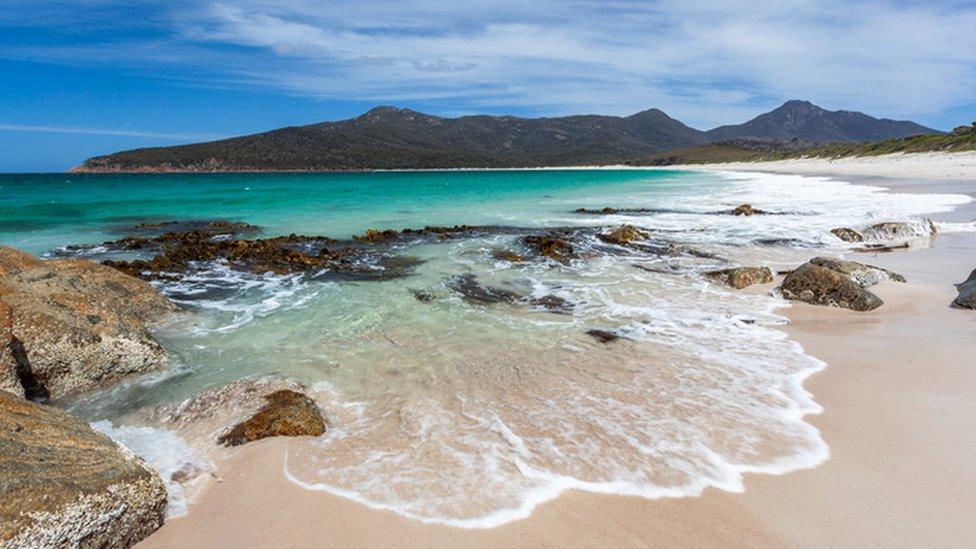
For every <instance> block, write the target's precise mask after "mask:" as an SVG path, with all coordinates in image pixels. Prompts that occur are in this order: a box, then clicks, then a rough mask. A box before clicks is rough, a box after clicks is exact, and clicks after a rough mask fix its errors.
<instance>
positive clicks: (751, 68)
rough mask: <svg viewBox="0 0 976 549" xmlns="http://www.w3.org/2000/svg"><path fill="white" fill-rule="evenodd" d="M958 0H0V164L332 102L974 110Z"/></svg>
mask: <svg viewBox="0 0 976 549" xmlns="http://www.w3.org/2000/svg"><path fill="white" fill-rule="evenodd" d="M974 29H976V0H974V1H958V2H957V1H954V0H944V1H920V2H907V1H900V0H877V1H861V0H843V1H842V0H820V1H813V0H780V1H773V2H758V1H756V0H727V1H718V0H711V1H706V0H689V1H684V2H677V1H670V2H664V1H628V0H606V1H590V0H562V1H555V0H517V1H516V0H496V1H491V2H488V1H482V0H466V1H463V2H462V1H457V2H445V1H441V0H436V1H435V0H405V1H396V2H394V1H389V0H373V1H371V2H362V1H347V0H331V1H324V0H320V1H315V0H222V1H210V0H131V1H120V0H0V172H24V171H60V170H64V169H67V168H69V167H71V166H73V165H77V164H80V163H81V162H82V161H83V160H84V159H85V158H87V157H89V156H93V155H97V154H105V153H109V152H113V151H117V150H121V149H129V148H135V147H145V146H164V145H172V144H177V143H185V142H192V141H202V140H209V139H216V138H220V137H229V136H233V135H240V134H246V133H254V132H258V131H263V130H268V129H273V128H276V127H281V126H289V125H300V124H310V123H314V122H320V121H323V120H339V119H343V118H349V117H352V116H356V115H358V114H361V113H362V112H364V111H366V110H368V109H369V108H371V107H373V106H375V105H381V104H382V105H397V106H401V107H409V108H413V109H416V110H419V111H423V112H428V113H432V114H439V115H442V116H457V115H463V114H474V113H487V114H513V115H520V116H548V115H564V114H580V113H595V114H615V115H626V114H632V113H634V112H638V111H641V110H644V109H648V108H651V107H656V108H660V109H662V110H664V111H665V112H667V113H668V114H670V115H671V116H673V117H675V118H678V119H679V120H681V121H683V122H685V123H686V124H688V125H690V126H693V127H696V128H699V129H708V128H711V127H714V126H718V125H721V124H729V123H740V122H744V121H745V120H747V119H749V118H751V117H753V116H756V115H758V114H760V113H762V112H765V111H768V110H770V109H772V108H774V107H776V106H778V105H779V104H781V103H783V102H784V101H786V100H789V99H806V100H809V101H812V102H814V103H816V104H818V105H820V106H822V107H824V108H827V109H831V110H835V109H846V110H859V111H863V112H866V113H868V114H871V115H873V116H878V117H887V118H895V119H911V120H915V121H916V122H919V123H922V124H925V125H928V126H931V127H934V128H938V129H944V130H946V129H951V128H952V127H954V126H957V125H960V124H963V123H966V124H968V123H970V122H973V121H976V30H974Z"/></svg>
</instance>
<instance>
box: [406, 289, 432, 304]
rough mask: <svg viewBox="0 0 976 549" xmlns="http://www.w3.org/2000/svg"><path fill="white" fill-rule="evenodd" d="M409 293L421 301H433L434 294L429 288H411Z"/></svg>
mask: <svg viewBox="0 0 976 549" xmlns="http://www.w3.org/2000/svg"><path fill="white" fill-rule="evenodd" d="M410 293H412V294H413V297H414V299H416V300H417V301H419V302H421V303H430V302H431V301H434V294H433V293H431V291H430V290H421V289H415V288H412V289H411V290H410Z"/></svg>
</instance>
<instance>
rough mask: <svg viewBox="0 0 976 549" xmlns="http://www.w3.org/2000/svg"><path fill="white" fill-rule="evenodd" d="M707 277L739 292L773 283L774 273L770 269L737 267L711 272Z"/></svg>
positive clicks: (706, 274)
mask: <svg viewBox="0 0 976 549" xmlns="http://www.w3.org/2000/svg"><path fill="white" fill-rule="evenodd" d="M705 276H707V277H708V278H711V279H712V280H716V281H718V282H721V283H723V284H725V285H727V286H731V287H732V288H735V289H737V290H741V289H742V288H746V287H749V286H752V285H753V284H765V283H767V282H772V281H773V272H772V271H770V270H769V268H768V267H735V268H733V269H722V270H721V271H710V272H707V273H705Z"/></svg>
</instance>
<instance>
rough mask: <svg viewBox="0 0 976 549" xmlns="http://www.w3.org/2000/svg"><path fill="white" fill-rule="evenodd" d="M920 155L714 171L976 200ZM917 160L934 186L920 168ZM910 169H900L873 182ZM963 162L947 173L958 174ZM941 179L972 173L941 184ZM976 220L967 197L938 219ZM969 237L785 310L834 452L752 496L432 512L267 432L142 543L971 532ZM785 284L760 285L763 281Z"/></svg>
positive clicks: (752, 483)
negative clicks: (313, 462) (338, 481)
mask: <svg viewBox="0 0 976 549" xmlns="http://www.w3.org/2000/svg"><path fill="white" fill-rule="evenodd" d="M913 162H915V163H916V164H920V165H921V166H922V167H921V168H919V167H918V166H915V167H914V168H908V167H907V166H905V165H897V164H894V163H893V164H884V163H878V162H876V161H875V160H874V159H868V160H864V161H863V162H860V163H858V162H856V161H850V162H830V163H827V162H819V163H818V162H814V161H797V162H796V163H774V164H770V165H765V164H764V165H748V166H721V167H715V169H748V170H750V171H765V170H769V171H777V172H778V171H782V170H788V171H792V172H794V173H809V174H818V175H844V176H848V175H857V176H858V177H852V178H848V179H850V180H851V181H857V182H864V183H871V184H878V185H884V186H888V187H891V188H897V189H898V190H900V191H909V192H911V191H918V192H954V193H966V194H970V195H972V196H976V183H972V182H969V181H972V180H976V169H974V168H973V167H972V163H973V162H976V156H974V155H959V156H957V157H953V158H943V157H940V158H938V159H937V160H936V161H934V162H931V163H929V165H926V164H925V162H921V161H920V159H917V158H916V159H914V160H913ZM913 170H917V171H921V172H923V174H924V175H925V176H926V180H924V181H923V180H919V179H914V175H913V174H914V173H915V172H914V171H913ZM894 173H900V174H902V175H903V176H908V177H912V179H909V178H907V177H903V178H898V179H894V178H885V177H880V178H879V177H868V176H871V175H874V176H890V175H892V174H894ZM953 173H955V175H954V176H952V175H951V174H953ZM948 179H957V180H968V181H966V182H964V181H957V182H952V183H947V182H946V180H948ZM973 218H976V207H974V206H973V204H969V205H966V206H964V207H962V208H961V209H959V210H957V211H955V212H952V213H949V214H942V215H940V216H936V219H937V220H943V221H969V220H971V219H973ZM974 252H976V233H951V234H944V235H940V236H938V237H937V238H936V239H935V241H934V243H933V246H932V247H931V248H926V249H923V250H917V251H911V252H896V253H889V254H851V255H852V256H854V257H852V258H851V259H854V260H858V261H864V262H867V263H872V264H877V265H879V266H884V267H887V268H890V269H893V270H896V271H898V272H900V273H902V274H904V275H905V276H906V277H907V279H908V281H909V282H908V283H907V284H897V283H893V282H885V283H882V284H881V285H879V286H878V287H877V288H876V293H878V295H880V296H881V297H882V298H883V299H884V300H885V302H886V304H885V305H884V306H883V307H882V308H881V309H878V310H877V311H874V312H871V313H856V312H851V311H845V310H840V309H828V308H821V307H814V306H809V305H796V306H793V307H790V308H788V309H785V310H784V311H782V312H783V313H784V314H785V315H787V316H788V317H789V319H790V324H789V326H788V327H786V328H785V330H786V331H787V333H788V334H789V336H790V337H791V338H793V339H794V340H796V341H798V342H799V343H800V344H801V345H802V346H803V347H804V349H805V350H806V351H807V353H808V354H810V355H812V356H814V357H817V358H819V359H821V360H823V361H825V362H826V363H827V364H828V367H827V368H826V369H825V370H824V371H822V372H820V373H817V374H815V375H814V376H812V377H811V378H809V379H808V380H807V382H806V383H805V387H806V388H807V389H808V390H809V391H810V392H811V393H812V394H813V395H814V398H815V400H816V401H817V402H818V403H819V404H820V405H822V406H823V408H824V411H823V413H821V414H818V415H815V416H808V417H807V421H808V422H810V423H811V424H812V425H814V426H815V427H817V428H818V429H819V430H820V431H821V433H822V436H823V439H824V440H825V441H826V442H827V443H828V444H829V446H830V458H829V460H828V461H827V462H826V463H823V464H822V465H820V466H818V467H816V468H814V469H809V470H802V471H798V472H793V473H789V474H786V475H782V476H771V475H748V476H747V477H746V479H745V491H744V493H731V492H724V491H721V490H717V489H707V490H706V491H705V493H704V494H703V495H702V496H700V497H690V498H681V499H659V500H646V499H642V498H632V497H620V496H604V495H598V494H592V493H582V492H576V491H570V492H566V493H564V494H563V495H562V496H560V497H559V498H558V499H556V500H554V501H551V502H549V503H546V504H543V505H541V506H540V507H538V508H537V509H536V510H535V512H534V513H533V514H532V515H531V517H529V518H528V519H525V520H520V521H516V522H512V523H509V524H506V525H503V526H501V527H497V528H492V529H460V528H452V527H447V526H442V525H432V524H424V523H421V522H418V521H413V520H410V519H406V518H404V517H402V516H399V515H397V514H395V513H392V512H387V511H377V510H373V509H369V508H367V507H365V506H362V505H359V504H357V503H355V502H353V501H350V500H347V499H343V498H340V497H336V496H332V495H329V494H327V493H324V492H316V491H309V490H305V489H302V488H300V487H298V486H297V485H295V484H293V483H291V482H290V481H288V480H287V479H286V478H285V476H284V475H283V465H284V463H285V461H286V459H287V453H288V449H289V447H290V446H291V445H294V444H301V442H300V441H295V440H292V441H289V440H283V439H273V440H265V441H261V442H258V443H255V444H252V445H249V446H246V447H243V448H241V449H238V450H235V451H233V452H230V453H228V454H226V455H227V457H226V459H224V460H222V461H220V462H219V463H218V469H219V472H218V476H219V481H216V482H213V483H212V484H211V486H210V488H209V489H207V490H206V491H205V492H204V493H203V494H202V495H201V496H200V498H199V499H198V501H197V502H196V503H195V504H194V505H193V506H192V507H191V508H190V511H189V514H188V515H187V516H186V517H183V518H178V519H173V520H170V521H169V522H167V523H166V525H165V526H164V527H163V528H162V529H161V530H159V531H158V532H157V533H156V534H154V535H153V536H151V537H150V538H149V539H147V540H146V541H145V542H144V543H143V544H142V545H143V546H145V547H190V546H193V547H200V546H210V545H215V544H218V543H219V544H230V545H234V546H267V545H278V546H281V545H287V546H292V547H301V546H308V547H311V546H320V545H322V544H323V543H329V544H330V545H331V544H335V545H340V546H349V547H357V546H407V547H410V546H412V547H416V546H454V547H462V546H463V547H475V546H514V545H518V546H529V547H563V546H597V545H603V546H606V545H612V546H788V547H822V546H828V545H829V546H851V547H853V546H883V547H918V546H939V547H966V546H969V547H971V546H972V545H973V544H974V543H976V522H974V521H973V520H972V517H973V515H974V513H976V465H974V464H976V428H974V427H973V421H974V419H976V399H974V398H973V394H974V388H976V368H974V367H973V359H972V357H973V356H976V339H973V337H972V336H973V334H974V333H976V315H974V314H973V313H972V312H971V311H963V310H957V309H950V308H949V307H948V304H949V302H950V301H951V300H952V299H953V298H954V296H955V289H954V287H953V283H955V282H959V281H961V280H963V279H965V277H966V275H968V273H969V271H970V270H972V268H973V267H974V266H976V265H974V264H973V258H974V257H976V253H974ZM774 286H775V284H769V285H765V286H763V287H759V288H758V289H756V291H768V290H770V289H772V288H773V287H774Z"/></svg>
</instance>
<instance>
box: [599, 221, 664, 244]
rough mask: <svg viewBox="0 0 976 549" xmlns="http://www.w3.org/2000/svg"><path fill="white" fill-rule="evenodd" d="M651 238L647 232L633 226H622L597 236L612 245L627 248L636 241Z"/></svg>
mask: <svg viewBox="0 0 976 549" xmlns="http://www.w3.org/2000/svg"><path fill="white" fill-rule="evenodd" d="M650 236H651V234H650V233H648V232H647V231H643V230H641V229H638V228H637V227H635V226H633V225H621V226H620V227H617V228H616V229H614V230H612V231H610V232H609V233H600V234H599V235H597V238H599V239H600V240H602V241H604V242H607V243H610V244H616V245H618V246H626V245H628V244H630V243H632V242H634V241H637V240H644V239H646V238H649V237H650Z"/></svg>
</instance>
